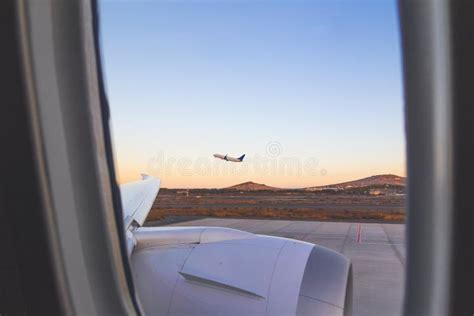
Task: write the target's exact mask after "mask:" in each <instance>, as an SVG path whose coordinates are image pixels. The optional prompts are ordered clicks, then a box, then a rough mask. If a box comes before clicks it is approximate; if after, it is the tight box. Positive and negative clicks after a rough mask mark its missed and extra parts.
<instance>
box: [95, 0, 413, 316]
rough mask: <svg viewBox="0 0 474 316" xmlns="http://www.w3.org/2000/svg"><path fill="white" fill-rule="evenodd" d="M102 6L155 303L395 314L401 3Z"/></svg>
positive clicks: (124, 183) (122, 151)
mask: <svg viewBox="0 0 474 316" xmlns="http://www.w3.org/2000/svg"><path fill="white" fill-rule="evenodd" d="M100 12H101V38H102V39H101V41H102V53H103V55H104V56H103V57H104V67H105V69H104V70H105V79H106V85H107V90H108V91H107V93H108V98H109V103H110V107H111V118H112V131H113V136H114V139H113V140H114V150H115V157H116V168H117V174H118V177H119V181H120V184H121V193H122V204H123V209H124V221H125V226H126V229H127V239H128V242H129V245H128V246H129V254H130V259H131V264H132V270H133V274H134V280H135V286H136V287H137V290H138V293H139V294H140V300H141V303H142V306H143V309H144V310H145V312H146V313H149V314H166V313H169V314H179V315H181V314H193V313H195V314H223V313H226V312H229V311H232V312H234V313H236V314H239V315H247V314H253V315H263V314H267V315H268V314H270V315H274V314H281V315H293V314H305V313H306V312H310V311H320V313H321V314H322V315H326V314H341V315H342V313H345V312H348V311H349V310H352V314H353V315H364V316H365V315H398V314H400V313H401V308H402V299H403V286H404V269H405V260H406V258H405V225H404V223H405V220H406V212H405V176H406V169H405V135H404V129H403V125H404V122H403V100H402V78H401V76H402V75H401V48H400V30H399V22H398V16H397V4H396V1H395V0H383V1H359V2H355V1H343V2H341V1H325V0H321V1H316V0H314V1H311V0H309V1H289V0H282V1H277V0H275V1H272V0H270V1H255V2H253V1H245V0H232V1H189V2H188V1H159V0H158V1H138V2H129V1H123V2H122V1H102V2H101V3H100Z"/></svg>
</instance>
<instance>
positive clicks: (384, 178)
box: [306, 174, 405, 191]
mask: <svg viewBox="0 0 474 316" xmlns="http://www.w3.org/2000/svg"><path fill="white" fill-rule="evenodd" d="M381 185H391V186H405V177H400V176H397V175H394V174H381V175H376V176H371V177H367V178H363V179H358V180H353V181H348V182H342V183H336V184H330V185H323V186H316V187H309V188H306V190H308V191H316V190H322V189H332V190H344V189H352V188H363V187H370V186H381Z"/></svg>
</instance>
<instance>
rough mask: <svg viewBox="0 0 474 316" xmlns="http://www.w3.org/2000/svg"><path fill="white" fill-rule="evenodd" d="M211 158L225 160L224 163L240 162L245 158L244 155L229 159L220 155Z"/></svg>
mask: <svg viewBox="0 0 474 316" xmlns="http://www.w3.org/2000/svg"><path fill="white" fill-rule="evenodd" d="M213 156H214V157H216V158H219V159H222V160H225V161H232V162H242V161H243V160H244V158H245V154H243V155H242V156H240V157H239V158H234V157H229V156H228V155H227V154H226V155H225V156H224V155H220V154H214V155H213Z"/></svg>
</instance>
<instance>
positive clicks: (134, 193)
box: [120, 175, 160, 230]
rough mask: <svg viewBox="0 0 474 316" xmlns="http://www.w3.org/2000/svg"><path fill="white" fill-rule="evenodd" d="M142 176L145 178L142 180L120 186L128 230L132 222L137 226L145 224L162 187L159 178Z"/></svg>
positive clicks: (124, 217)
mask: <svg viewBox="0 0 474 316" xmlns="http://www.w3.org/2000/svg"><path fill="white" fill-rule="evenodd" d="M142 176H143V180H141V181H135V182H130V183H126V184H122V185H121V186H120V195H121V196H122V207H123V219H124V222H125V229H126V230H128V229H129V228H130V225H132V223H134V224H135V225H137V226H141V225H143V223H144V222H145V219H146V217H147V215H148V213H149V212H150V210H151V208H152V206H153V202H154V201H155V199H156V196H157V194H158V191H159V189H160V180H159V179H157V178H154V177H150V176H147V175H142Z"/></svg>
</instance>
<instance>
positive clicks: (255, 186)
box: [223, 181, 281, 191]
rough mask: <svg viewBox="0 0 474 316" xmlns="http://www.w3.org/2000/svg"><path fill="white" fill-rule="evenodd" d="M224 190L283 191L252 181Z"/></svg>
mask: <svg viewBox="0 0 474 316" xmlns="http://www.w3.org/2000/svg"><path fill="white" fill-rule="evenodd" d="M223 190H236V191H277V190H281V189H280V188H275V187H270V186H268V185H265V184H261V183H255V182H252V181H248V182H244V183H240V184H236V185H233V186H230V187H227V188H224V189H223Z"/></svg>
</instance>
